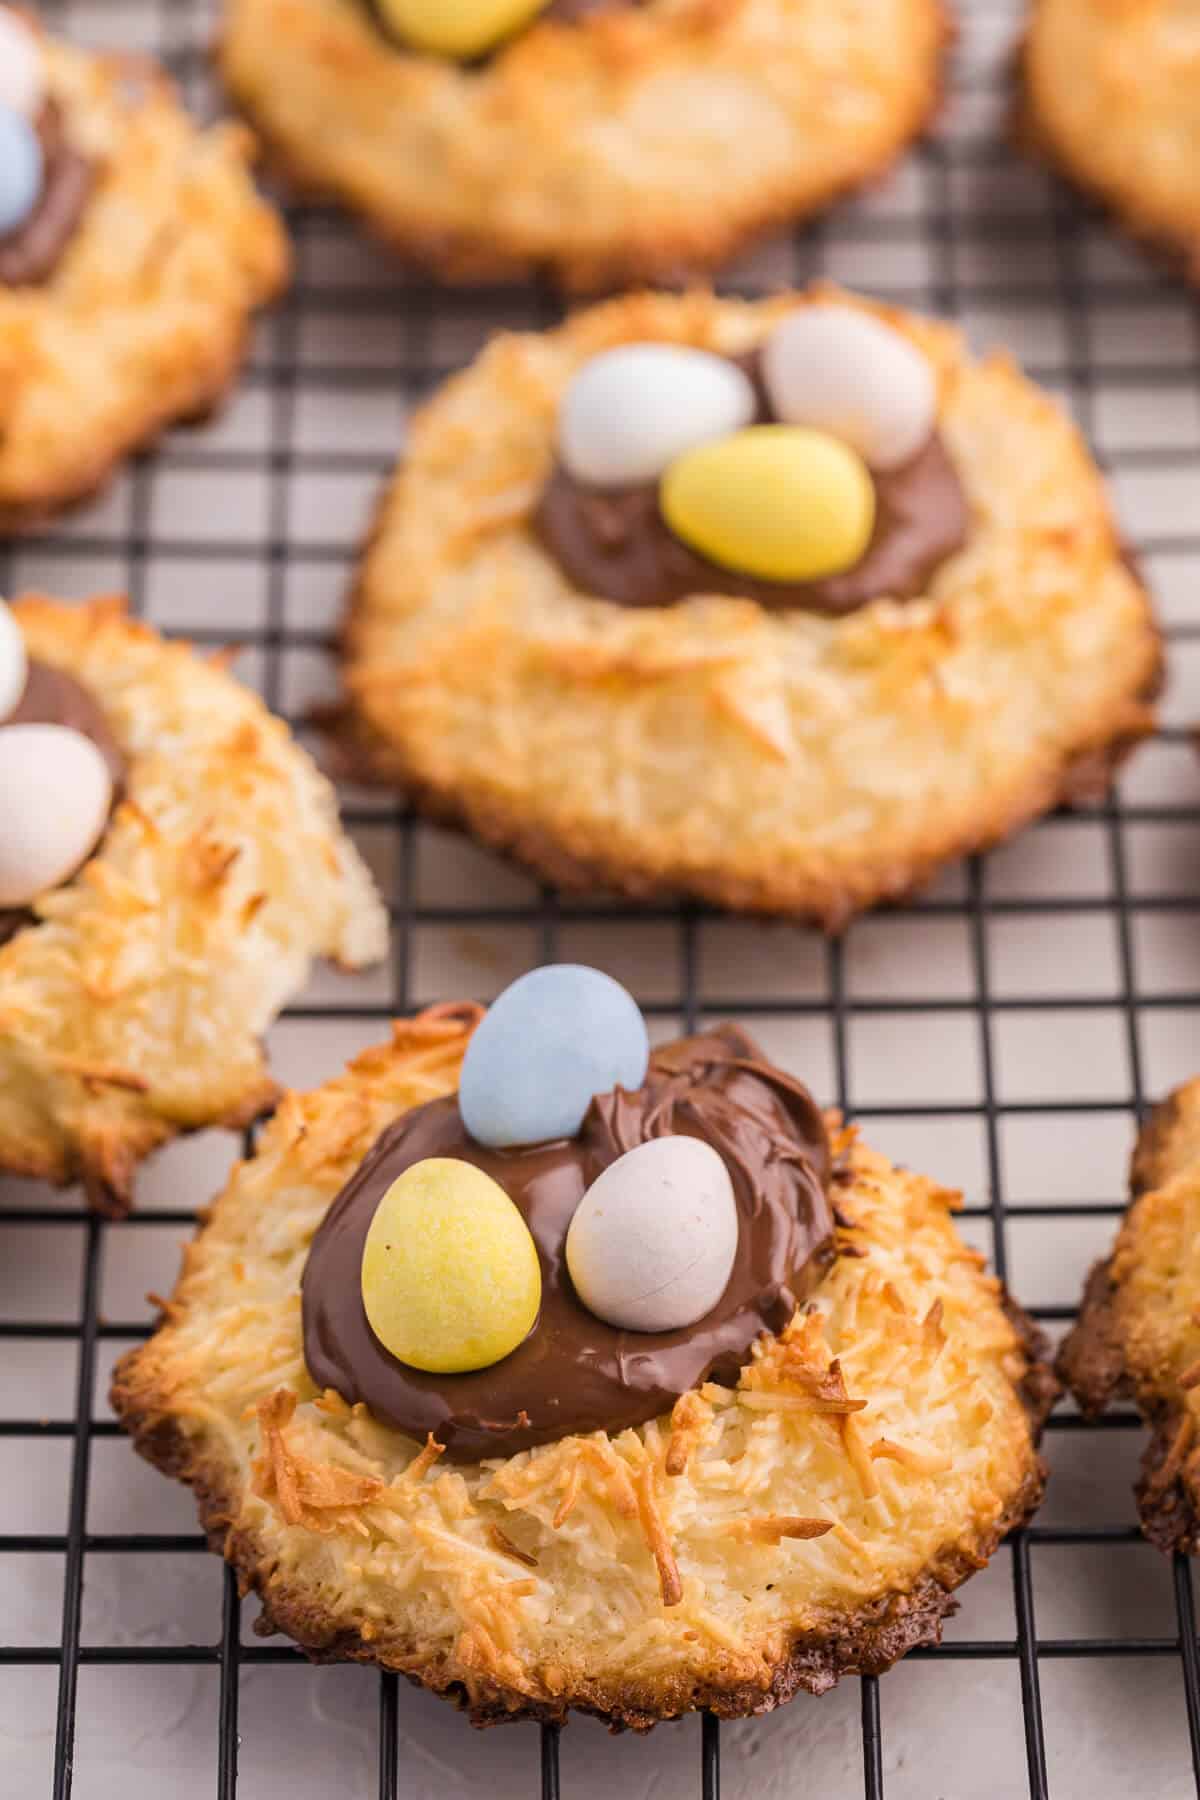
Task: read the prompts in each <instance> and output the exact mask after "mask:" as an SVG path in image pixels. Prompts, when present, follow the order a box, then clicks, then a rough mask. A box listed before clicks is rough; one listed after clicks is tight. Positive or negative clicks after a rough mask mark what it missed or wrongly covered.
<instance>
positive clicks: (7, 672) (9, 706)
mask: <svg viewBox="0 0 1200 1800" xmlns="http://www.w3.org/2000/svg"><path fill="white" fill-rule="evenodd" d="M28 677H29V658H28V656H27V655H26V652H25V638H24V634H23V633H22V631H21V627H20V626H19V625H18V624H17V621H16V620H15V619H14V618H13V616H12V614H11V612H9V610H8V608H7V606H5V604H4V602H3V601H2V600H0V723H2V722H3V721H4V720H5V719H7V718H8V717H9V716H10V714H11V713H12V712H13V711H14V710H15V708H16V705H17V702H18V701H19V700H20V698H21V695H22V694H23V693H24V692H25V683H26V681H27V679H28Z"/></svg>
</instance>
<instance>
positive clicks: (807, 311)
mask: <svg viewBox="0 0 1200 1800" xmlns="http://www.w3.org/2000/svg"><path fill="white" fill-rule="evenodd" d="M762 372H763V381H764V383H765V385H766V389H767V393H768V395H769V396H770V400H771V405H772V406H773V408H774V410H775V412H776V414H777V415H778V417H779V418H780V419H781V420H782V421H783V422H784V424H787V425H811V426H815V427H816V429H817V430H818V431H828V432H830V433H831V434H832V435H833V436H834V437H839V438H841V439H842V440H843V441H844V442H845V443H847V444H849V445H850V446H851V448H852V449H855V450H857V451H858V453H859V455H860V456H861V457H862V459H863V461H864V462H865V463H866V464H867V466H868V468H871V469H881V470H886V469H899V468H901V467H902V466H903V465H904V464H905V463H906V462H909V461H910V460H911V458H912V457H914V456H915V455H916V453H917V451H918V450H920V449H921V447H922V445H923V444H925V443H926V442H927V441H928V439H929V437H930V435H931V433H932V431H933V428H934V425H935V423H936V421H937V383H936V381H935V379H934V373H933V369H932V368H931V366H930V363H929V359H928V358H927V357H925V356H923V355H922V354H921V352H920V351H919V350H917V349H916V348H915V347H914V346H913V345H912V344H910V343H909V342H908V340H907V338H903V337H901V335H900V333H899V332H898V331H893V330H892V329H891V327H890V326H888V325H884V324H881V322H880V321H879V320H878V319H873V318H872V317H871V316H870V315H869V314H868V313H861V312H856V311H854V309H853V308H851V307H848V306H806V307H802V308H801V310H800V311H799V312H794V313H792V314H791V315H790V316H789V317H788V318H786V319H784V320H783V322H782V324H780V325H777V326H776V327H775V330H774V331H773V332H772V333H771V335H770V337H769V338H768V339H767V341H766V343H765V344H764V345H763V351H762Z"/></svg>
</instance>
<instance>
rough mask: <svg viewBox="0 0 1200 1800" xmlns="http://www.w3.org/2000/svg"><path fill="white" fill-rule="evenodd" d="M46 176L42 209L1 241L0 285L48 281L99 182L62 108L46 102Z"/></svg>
mask: <svg viewBox="0 0 1200 1800" xmlns="http://www.w3.org/2000/svg"><path fill="white" fill-rule="evenodd" d="M37 131H38V136H39V138H40V139H41V143H42V156H43V159H44V165H45V174H44V177H43V181H42V191H41V194H40V196H39V198H38V202H37V205H36V206H35V207H34V209H33V211H32V212H31V213H30V215H29V217H28V218H27V219H26V220H25V222H24V224H22V225H18V226H17V228H16V230H15V231H10V232H8V233H7V234H6V235H5V236H3V237H0V286H2V287H40V286H41V285H42V284H43V282H46V281H49V279H50V277H51V276H52V275H53V273H54V271H55V269H56V268H57V267H58V265H59V262H60V260H61V258H62V255H63V252H64V251H65V250H66V248H67V245H68V244H69V243H70V241H71V239H72V238H73V237H74V235H75V230H76V227H77V226H78V224H79V221H80V218H81V217H82V216H83V209H84V207H85V206H86V205H87V202H88V198H89V196H90V194H91V191H92V185H93V182H94V180H95V169H94V167H93V165H92V163H91V161H90V160H89V158H88V157H86V156H84V155H83V154H82V152H81V151H79V150H76V149H75V147H74V145H73V144H72V143H71V142H70V140H69V138H68V137H67V134H66V130H65V127H64V125H63V118H62V110H61V108H60V107H59V105H58V104H57V102H56V101H54V100H49V101H47V103H46V105H45V106H44V107H43V108H42V111H41V116H40V117H39V119H38V122H37Z"/></svg>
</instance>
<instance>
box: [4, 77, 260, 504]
mask: <svg viewBox="0 0 1200 1800" xmlns="http://www.w3.org/2000/svg"><path fill="white" fill-rule="evenodd" d="M46 68H47V79H48V83H49V91H50V94H51V96H52V97H53V99H54V100H56V101H57V102H58V104H59V106H60V108H61V110H62V115H63V122H64V129H65V130H66V132H67V133H68V134H69V136H70V137H71V139H72V141H73V142H74V143H76V144H77V145H78V147H79V149H80V150H81V151H83V152H84V153H85V154H86V155H88V156H89V157H90V158H91V159H92V160H93V162H94V163H95V165H96V185H95V189H94V191H93V193H92V194H91V196H90V198H89V200H88V203H87V206H86V207H85V209H84V213H83V217H82V219H81V221H80V224H79V227H78V229H77V230H76V231H75V233H74V235H73V237H72V239H71V242H70V244H69V245H68V247H67V249H66V251H65V253H64V255H63V257H62V259H61V261H60V262H59V264H58V266H57V268H56V270H55V272H54V274H53V276H52V277H51V279H50V280H49V281H48V282H47V283H46V284H45V285H44V286H42V287H32V288H5V287H3V286H0V529H3V528H8V529H12V528H13V527H14V526H15V525H21V524H25V523H27V522H29V521H31V520H36V519H38V518H39V517H40V516H42V515H44V514H45V513H46V512H48V511H50V510H52V509H53V508H54V507H56V506H59V505H61V504H63V503H64V502H66V501H69V500H74V499H78V498H79V497H81V496H83V495H86V494H88V493H90V492H91V491H92V490H93V489H94V488H95V487H97V486H98V485H99V484H100V483H101V482H102V481H103V480H104V478H105V476H106V475H107V474H108V473H109V471H110V470H111V468H112V466H113V465H114V463H116V462H118V461H119V460H120V458H121V457H122V456H124V455H125V454H126V453H127V452H128V451H129V450H131V449H132V448H133V447H135V446H136V445H138V444H140V443H142V442H144V441H145V440H146V439H147V438H150V437H152V436H153V435H154V434H155V433H156V432H157V431H159V430H160V429H161V428H162V427H163V426H164V425H166V424H168V423H169V422H170V421H172V420H174V419H178V418H185V417H190V416H195V415H196V414H198V413H203V412H205V411H207V410H209V409H211V408H212V407H213V406H214V405H215V404H216V402H217V401H218V400H219V399H220V398H221V396H222V394H223V393H224V391H225V389H226V387H227V386H228V385H229V383H230V381H231V380H232V378H233V376H234V374H235V372H236V369H237V365H238V362H239V359H240V356H241V351H242V345H243V340H244V338H245V334H246V328H247V324H248V320H249V316H250V314H251V312H252V311H253V310H254V308H255V307H257V306H260V305H262V304H263V303H264V302H265V301H266V300H268V299H270V298H271V297H272V296H273V295H274V294H275V293H276V292H277V291H278V290H279V289H280V287H281V286H282V285H283V282H284V279H285V277H286V274H287V268H288V253H287V245H286V240H285V238H284V235H283V232H282V229H281V227H280V225H279V223H278V220H277V219H276V216H275V214H274V213H273V212H272V211H271V209H270V208H269V207H268V206H266V205H265V204H264V203H263V202H262V201H261V200H260V199H259V198H258V196H257V194H256V193H255V190H254V186H253V183H252V182H251V180H250V177H249V173H248V169H249V163H250V159H251V149H252V144H251V139H250V136H249V134H248V133H247V132H246V131H245V130H244V129H243V128H242V127H240V126H236V125H219V126H214V127H213V128H212V129H211V130H207V131H199V130H197V128H196V126H195V125H194V124H193V122H192V121H191V119H190V118H189V117H188V115H187V113H186V112H185V111H184V109H183V107H182V106H181V105H180V104H179V102H178V100H177V99H176V97H175V93H174V90H173V88H172V87H171V85H170V83H169V82H168V81H167V80H166V78H165V77H164V76H163V75H162V74H161V73H160V72H158V71H157V70H156V69H155V68H154V66H153V65H152V64H150V63H148V62H146V61H136V60H134V59H132V58H119V57H102V56H93V55H88V54H86V53H84V52H82V51H76V50H71V49H68V48H67V47H66V46H64V45H62V44H59V43H54V42H47V44H46Z"/></svg>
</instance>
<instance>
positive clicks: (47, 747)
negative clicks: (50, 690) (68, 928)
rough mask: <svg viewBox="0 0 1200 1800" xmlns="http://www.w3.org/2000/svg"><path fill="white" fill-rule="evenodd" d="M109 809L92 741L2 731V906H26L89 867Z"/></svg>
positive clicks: (52, 732) (48, 731) (50, 732)
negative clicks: (89, 856) (83, 865)
mask: <svg viewBox="0 0 1200 1800" xmlns="http://www.w3.org/2000/svg"><path fill="white" fill-rule="evenodd" d="M111 806H112V778H111V776H110V775H109V772H108V766H107V764H106V763H105V761H104V758H103V757H102V756H101V754H100V752H99V750H97V748H96V746H95V744H93V743H92V741H91V739H90V738H85V737H84V736H83V735H82V733H81V732H78V731H72V730H71V729H70V727H69V726H66V725H6V726H5V727H4V729H3V730H2V731H0V906H28V904H29V902H30V901H31V900H34V899H36V898H37V896H38V895H39V894H44V893H45V892H46V891H47V890H48V889H49V888H53V887H57V886H58V885H59V883H60V882H63V881H66V880H67V879H68V877H69V876H71V875H73V874H74V873H75V871H76V869H77V868H78V867H79V865H80V864H81V863H82V862H84V861H85V860H86V859H87V856H88V853H89V852H90V851H91V850H92V849H93V848H94V847H95V844H96V841H97V839H98V838H99V836H100V834H101V832H102V831H103V830H104V826H105V823H106V822H107V819H108V814H109V810H110V808H111Z"/></svg>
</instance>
